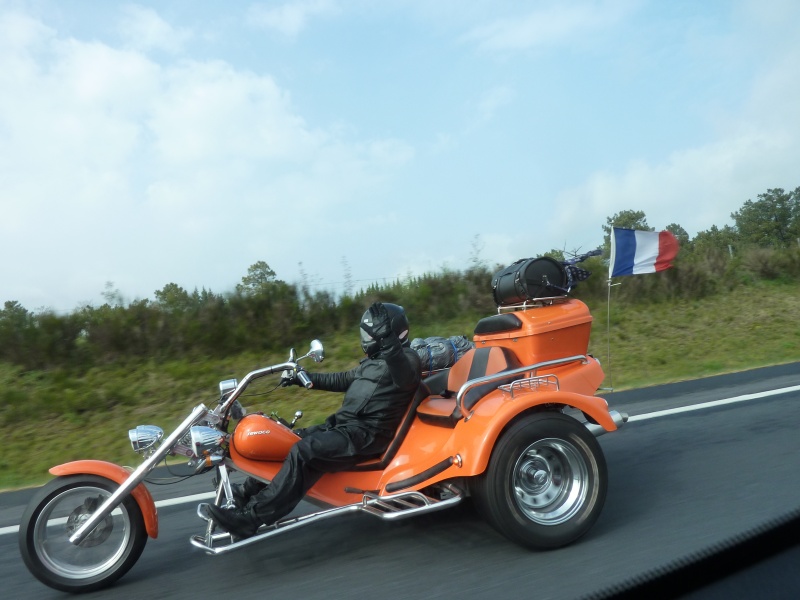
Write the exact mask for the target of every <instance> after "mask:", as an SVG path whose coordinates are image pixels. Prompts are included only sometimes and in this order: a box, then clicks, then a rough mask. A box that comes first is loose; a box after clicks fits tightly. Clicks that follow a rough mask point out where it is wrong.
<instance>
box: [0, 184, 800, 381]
mask: <svg viewBox="0 0 800 600" xmlns="http://www.w3.org/2000/svg"><path fill="white" fill-rule="evenodd" d="M731 218H732V219H733V221H734V224H733V225H725V226H724V227H722V228H718V227H716V226H713V227H711V228H710V229H709V230H707V231H701V232H699V233H698V234H697V235H696V236H695V237H694V238H690V236H689V235H688V234H687V233H686V231H685V230H684V229H683V228H682V227H681V226H680V225H678V224H677V223H672V224H669V225H667V226H666V227H665V229H667V230H669V231H672V233H674V234H675V236H676V237H677V238H678V240H679V241H680V243H681V252H680V254H679V256H678V259H677V260H676V262H675V267H674V268H673V269H670V270H667V271H664V272H662V273H658V274H655V275H651V276H646V277H628V278H626V281H625V285H623V286H621V287H620V288H619V290H618V291H615V294H616V296H617V297H618V298H619V301H621V302H658V301H668V300H674V299H691V298H701V297H705V296H708V295H711V294H714V293H717V292H720V291H723V290H729V289H731V288H733V287H736V286H740V285H748V284H753V283H756V282H758V281H762V280H778V281H780V280H787V281H797V280H798V279H800V187H798V188H796V189H795V190H794V191H791V192H785V191H784V190H782V189H778V188H776V189H770V190H768V191H767V192H765V193H764V194H760V195H759V196H758V197H757V199H756V200H747V201H746V202H745V203H744V205H743V206H742V207H741V208H740V209H739V210H738V211H736V212H734V213H732V214H731ZM613 226H617V227H628V228H631V229H643V230H649V231H652V230H654V228H653V227H651V226H650V225H649V224H648V223H647V218H646V215H645V214H644V212H642V211H636V210H625V211H622V212H619V213H617V214H615V215H613V216H611V217H608V219H607V222H606V225H604V226H603V230H604V233H605V241H604V244H605V254H604V256H601V257H596V258H592V259H589V260H588V261H587V262H586V263H584V265H583V266H585V267H586V268H587V269H588V270H590V271H594V272H595V275H594V276H593V277H591V278H589V279H588V280H587V281H584V282H581V283H580V284H579V285H578V286H577V287H576V288H575V290H574V293H573V295H574V296H576V297H578V298H581V299H583V300H584V301H586V302H587V303H588V304H589V305H590V306H592V305H597V304H598V303H601V302H604V301H605V299H606V295H607V284H606V276H605V271H606V269H607V266H606V264H607V257H608V250H609V248H608V245H609V235H610V231H611V227H613ZM544 254H546V255H550V256H554V257H556V258H560V259H563V258H564V257H565V252H564V251H563V250H551V251H550V252H545V253H544ZM502 266H504V265H494V266H492V267H489V266H487V265H486V264H484V261H482V260H481V259H480V256H479V254H478V252H477V251H474V252H473V256H472V257H471V258H470V264H469V265H468V266H467V267H466V268H465V269H464V270H451V269H442V270H441V271H440V272H438V273H432V274H425V275H421V276H417V277H408V278H406V279H405V280H402V281H401V280H398V281H395V282H393V283H390V284H387V285H381V286H378V285H372V286H370V287H368V288H366V289H362V290H359V291H358V292H355V293H346V294H344V295H342V296H340V297H338V298H337V297H335V296H334V295H333V294H332V293H330V292H328V291H316V292H313V293H312V292H311V291H310V290H309V287H308V286H307V285H305V284H303V283H300V284H290V283H286V282H284V281H282V280H280V279H278V277H277V275H276V273H275V272H274V271H273V270H272V269H271V268H270V267H269V265H268V264H267V263H266V262H264V261H259V262H257V263H255V264H254V265H252V266H251V267H250V268H249V269H248V272H247V274H246V275H245V276H244V277H243V278H242V281H241V283H240V284H239V285H237V286H236V288H235V290H233V291H232V292H228V293H225V294H218V293H214V292H212V291H209V290H205V289H203V290H197V289H195V290H194V291H192V292H188V291H187V290H185V289H183V288H181V287H180V286H178V285H176V284H174V283H169V284H167V285H165V286H164V287H163V288H162V289H161V290H158V291H156V292H155V294H154V296H155V297H154V299H153V300H150V299H140V300H135V301H132V302H129V303H125V302H124V301H123V300H122V297H121V295H120V294H119V293H118V292H116V291H114V290H111V289H107V290H106V293H105V294H104V299H105V300H106V302H105V303H104V304H103V305H101V306H83V307H80V308H78V309H76V310H74V311H73V312H71V313H69V314H66V315H59V314H56V313H55V312H53V311H50V310H41V311H39V312H36V313H34V312H31V311H29V310H27V309H26V308H25V307H23V306H22V305H20V303H19V302H16V301H6V302H5V304H4V308H3V309H2V310H0V361H2V362H6V363H11V364H14V365H19V366H21V367H22V368H24V369H26V370H40V369H79V370H84V369H88V368H91V367H92V366H95V365H98V364H108V363H112V362H118V361H127V360H132V359H133V360H135V359H140V358H147V359H153V360H168V359H173V358H179V357H183V358H186V357H188V358H191V357H193V356H215V357H223V356H230V355H235V354H238V353H240V352H242V350H243V349H248V350H254V351H258V350H279V349H285V348H286V347H288V346H290V345H291V344H293V343H297V342H298V341H300V340H305V339H310V338H311V337H319V336H325V335H331V334H334V333H337V332H341V331H352V330H353V328H354V327H355V326H356V325H355V324H356V323H358V321H359V318H360V316H361V314H362V313H363V311H364V309H365V307H366V306H368V305H369V304H370V303H371V302H373V301H375V300H382V301H387V302H395V303H398V304H402V305H403V306H404V307H405V308H406V310H407V311H408V312H409V314H411V315H413V318H414V322H415V323H417V324H421V325H422V324H429V325H435V324H437V323H443V322H447V321H451V320H454V319H458V318H460V317H464V316H470V317H474V318H475V319H477V318H480V317H482V316H486V315H488V314H492V313H493V312H494V311H495V310H496V307H495V305H494V303H493V301H492V294H491V287H490V283H491V279H492V275H493V273H494V272H495V271H496V270H498V269H499V268H501V267H502Z"/></svg>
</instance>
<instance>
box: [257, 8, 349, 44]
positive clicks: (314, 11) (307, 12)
mask: <svg viewBox="0 0 800 600" xmlns="http://www.w3.org/2000/svg"><path fill="white" fill-rule="evenodd" d="M338 10H339V9H338V6H337V5H336V3H335V2H333V1H332V0H302V1H299V2H287V3H285V4H281V5H280V6H276V7H271V6H264V5H263V4H254V5H253V6H251V7H250V10H249V13H248V21H249V22H250V24H251V25H253V26H256V27H260V28H264V29H271V30H273V31H277V32H279V33H281V34H283V35H286V36H289V37H293V36H296V35H297V34H298V33H300V32H301V31H302V30H303V29H305V27H306V25H307V24H308V21H309V20H310V19H311V18H313V17H318V16H325V15H330V14H336V13H337V12H338Z"/></svg>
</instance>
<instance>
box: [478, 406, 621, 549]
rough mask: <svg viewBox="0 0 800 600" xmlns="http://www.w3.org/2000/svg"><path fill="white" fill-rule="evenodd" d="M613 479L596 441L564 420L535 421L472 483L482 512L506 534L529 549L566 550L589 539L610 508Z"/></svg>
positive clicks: (545, 417) (504, 444) (516, 430)
mask: <svg viewBox="0 0 800 600" xmlns="http://www.w3.org/2000/svg"><path fill="white" fill-rule="evenodd" d="M607 487H608V472H607V468H606V462H605V457H604V456H603V451H602V449H601V448H600V445H599V444H598V443H597V440H596V439H595V437H594V436H593V435H592V434H591V433H590V432H589V430H587V429H586V427H585V426H584V425H582V424H581V423H579V422H578V421H576V420H575V419H573V418H571V417H568V416H566V415H563V414H561V413H555V412H554V413H535V414H532V415H530V416H527V417H524V418H523V419H522V420H520V421H518V422H516V423H514V424H513V425H512V426H511V427H510V428H509V429H508V431H506V432H505V433H504V434H503V435H502V436H501V438H500V439H499V440H498V442H497V444H496V446H495V448H494V450H493V452H492V457H491V459H490V461H489V465H488V467H487V469H486V471H485V472H484V473H483V474H482V475H480V476H478V477H476V478H475V479H474V480H473V482H472V492H473V496H474V499H475V504H476V506H477V507H478V510H479V511H480V512H481V514H482V516H483V517H484V518H485V519H486V520H487V521H488V522H489V523H491V524H492V526H494V527H495V528H496V529H497V530H498V531H500V533H502V534H504V535H505V536H506V537H508V538H509V539H511V540H513V541H515V542H517V543H519V544H521V545H523V546H527V547H529V548H542V549H544V548H558V547H560V546H564V545H566V544H569V543H570V542H572V541H574V540H576V539H577V538H579V537H580V536H582V535H583V534H584V533H586V532H587V531H588V530H589V529H590V528H591V527H592V525H594V523H595V521H596V520H597V518H598V517H599V516H600V511H601V510H602V508H603V503H604V502H605V497H606V490H607Z"/></svg>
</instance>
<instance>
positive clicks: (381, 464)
mask: <svg viewBox="0 0 800 600" xmlns="http://www.w3.org/2000/svg"><path fill="white" fill-rule="evenodd" d="M430 394H431V393H430V390H429V389H428V386H426V385H425V384H424V383H420V384H419V387H418V388H417V392H416V393H415V394H414V398H413V399H412V400H411V404H409V406H408V410H406V414H405V415H404V416H403V420H402V421H400V425H399V426H398V427H397V432H396V433H395V434H394V439H393V440H392V442H391V443H390V444H389V446H388V447H387V448H386V450H384V452H383V454H382V455H381V456H380V458H378V459H372V460H368V461H366V462H363V463H361V464H359V465H356V466H355V467H353V468H351V469H348V470H349V471H382V470H383V469H385V468H386V467H387V466H388V465H389V463H390V462H391V461H392V459H393V458H394V455H395V454H397V450H398V449H399V448H400V445H401V444H402V443H403V440H404V439H405V437H406V434H407V433H408V430H409V429H411V424H412V423H413V422H414V417H415V416H416V414H417V407H418V406H419V405H420V402H422V401H423V400H425V398H427V397H428V396H430Z"/></svg>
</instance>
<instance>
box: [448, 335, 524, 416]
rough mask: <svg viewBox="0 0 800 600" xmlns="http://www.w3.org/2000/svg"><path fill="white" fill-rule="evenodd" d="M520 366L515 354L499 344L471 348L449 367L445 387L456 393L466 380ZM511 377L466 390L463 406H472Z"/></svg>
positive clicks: (510, 379)
mask: <svg viewBox="0 0 800 600" xmlns="http://www.w3.org/2000/svg"><path fill="white" fill-rule="evenodd" d="M521 366H522V364H521V363H520V362H519V360H518V359H517V357H516V355H515V354H514V353H513V352H512V351H511V350H509V349H508V348H503V347H501V346H482V347H480V348H473V349H472V350H469V351H468V352H467V353H466V354H464V356H462V357H461V358H460V359H458V362H456V364H454V365H453V366H452V367H450V373H449V374H448V377H447V389H448V390H450V391H452V392H453V393H457V392H458V390H460V389H461V386H462V385H464V384H465V383H466V382H467V381H471V380H472V379H477V378H478V377H484V376H486V375H494V374H495V373H500V372H502V371H508V370H511V369H517V368H519V367H521ZM513 379H514V378H513V377H510V378H509V380H508V381H506V380H502V381H493V382H490V383H486V384H483V385H479V386H477V387H474V388H472V389H471V390H469V391H468V392H467V395H466V397H465V398H464V408H466V409H470V408H472V407H473V406H474V405H475V403H477V402H478V400H480V399H481V398H483V397H484V396H485V395H486V394H488V393H489V392H491V391H492V390H493V389H495V388H496V387H497V386H498V385H501V384H503V383H509V382H510V381H512V380H513Z"/></svg>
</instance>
